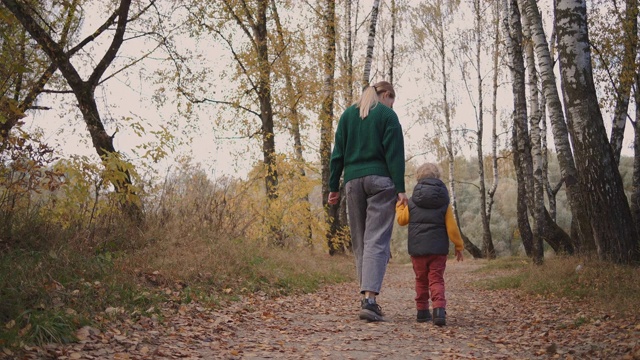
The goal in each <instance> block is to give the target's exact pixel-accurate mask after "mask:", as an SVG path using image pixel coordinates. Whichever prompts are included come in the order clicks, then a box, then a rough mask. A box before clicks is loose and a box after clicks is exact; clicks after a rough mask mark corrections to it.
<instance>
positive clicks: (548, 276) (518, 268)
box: [478, 257, 640, 315]
mask: <svg viewBox="0 0 640 360" xmlns="http://www.w3.org/2000/svg"><path fill="white" fill-rule="evenodd" d="M578 265H581V268H580V270H576V269H577V267H578ZM478 271H480V272H483V273H486V274H489V275H490V276H489V278H488V279H486V280H484V281H482V282H481V283H480V284H479V286H480V287H482V288H485V289H489V290H500V289H519V290H521V291H524V292H526V293H528V294H534V295H542V296H548V297H549V296H558V297H565V298H569V299H572V300H576V301H589V303H590V304H591V305H592V306H593V307H594V308H595V309H606V310H607V311H609V312H612V313H618V314H620V315H624V314H634V313H636V312H637V310H636V309H637V305H636V304H638V303H639V302H640V282H639V281H638V280H637V279H638V278H640V268H638V267H632V266H620V265H616V264H612V263H606V262H602V261H599V260H593V259H590V258H581V257H554V258H550V259H545V262H544V264H543V265H542V266H536V265H533V264H531V262H530V261H528V260H527V259H523V258H503V259H498V260H496V261H490V262H487V265H486V266H483V267H482V268H481V269H480V270H478Z"/></svg>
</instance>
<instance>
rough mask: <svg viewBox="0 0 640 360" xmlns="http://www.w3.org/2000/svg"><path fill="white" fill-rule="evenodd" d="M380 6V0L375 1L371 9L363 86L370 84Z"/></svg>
mask: <svg viewBox="0 0 640 360" xmlns="http://www.w3.org/2000/svg"><path fill="white" fill-rule="evenodd" d="M379 8H380V0H374V1H373V8H372V9H371V21H370V22H369V38H368V40H367V55H366V57H365V59H364V72H363V73H362V82H361V85H362V88H363V89H364V88H365V87H367V86H369V81H370V80H371V79H370V77H371V63H372V62H373V45H374V44H375V40H376V24H377V23H378V11H379Z"/></svg>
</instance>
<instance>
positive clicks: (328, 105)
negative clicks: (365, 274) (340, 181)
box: [320, 0, 343, 255]
mask: <svg viewBox="0 0 640 360" xmlns="http://www.w3.org/2000/svg"><path fill="white" fill-rule="evenodd" d="M323 17H324V26H325V32H324V46H325V47H324V55H323V61H322V62H323V70H324V85H323V89H322V110H321V113H320V158H321V162H322V205H323V206H324V207H325V209H326V221H327V225H328V227H329V230H328V232H327V245H328V246H329V254H331V255H333V254H335V253H336V252H337V251H340V250H341V249H343V247H342V246H341V244H338V236H337V234H338V229H339V224H340V223H339V220H338V219H339V214H340V205H339V204H336V205H329V204H328V203H327V199H328V196H329V175H330V173H331V170H330V169H329V163H330V160H331V142H332V140H333V115H334V114H333V98H334V94H335V89H334V87H335V81H334V73H335V66H336V65H335V64H336V27H335V26H336V2H335V0H326V2H325V9H324V16H323Z"/></svg>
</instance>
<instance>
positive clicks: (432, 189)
mask: <svg viewBox="0 0 640 360" xmlns="http://www.w3.org/2000/svg"><path fill="white" fill-rule="evenodd" d="M411 201H413V203H414V204H416V205H418V206H419V207H421V208H425V209H438V208H441V207H443V206H445V205H448V204H449V191H448V190H447V186H446V185H445V184H444V183H443V182H442V180H440V179H433V178H425V179H420V180H419V181H418V184H416V187H415V188H414V189H413V194H412V195H411Z"/></svg>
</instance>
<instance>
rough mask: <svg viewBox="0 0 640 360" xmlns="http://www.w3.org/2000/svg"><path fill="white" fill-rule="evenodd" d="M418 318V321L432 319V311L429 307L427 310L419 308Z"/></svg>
mask: <svg viewBox="0 0 640 360" xmlns="http://www.w3.org/2000/svg"><path fill="white" fill-rule="evenodd" d="M416 320H417V321H418V322H427V321H431V313H430V312H429V309H427V310H418V316H416Z"/></svg>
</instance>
